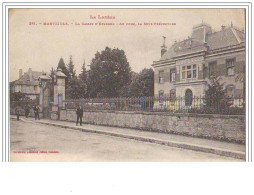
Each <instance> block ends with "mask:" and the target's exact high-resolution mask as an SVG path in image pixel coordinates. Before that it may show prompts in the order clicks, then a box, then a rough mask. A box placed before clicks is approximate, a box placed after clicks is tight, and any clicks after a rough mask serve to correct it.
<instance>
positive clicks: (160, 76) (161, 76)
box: [159, 70, 164, 83]
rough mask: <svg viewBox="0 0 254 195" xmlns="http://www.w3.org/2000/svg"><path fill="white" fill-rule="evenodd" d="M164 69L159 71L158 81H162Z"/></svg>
mask: <svg viewBox="0 0 254 195" xmlns="http://www.w3.org/2000/svg"><path fill="white" fill-rule="evenodd" d="M163 77H164V71H163V70H162V71H159V83H163V82H164V81H163Z"/></svg>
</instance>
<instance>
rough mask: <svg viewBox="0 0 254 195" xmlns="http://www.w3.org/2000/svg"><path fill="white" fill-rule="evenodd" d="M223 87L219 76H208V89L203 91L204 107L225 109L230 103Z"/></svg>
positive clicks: (214, 109)
mask: <svg viewBox="0 0 254 195" xmlns="http://www.w3.org/2000/svg"><path fill="white" fill-rule="evenodd" d="M223 88H224V87H223V84H221V83H220V77H217V76H213V77H211V78H210V83H209V84H208V89H207V90H206V92H205V105H206V109H209V110H213V111H216V112H218V111H225V110H226V109H228V108H229V107H230V106H231V105H232V104H231V101H230V98H229V97H227V94H226V91H225V90H224V89H223Z"/></svg>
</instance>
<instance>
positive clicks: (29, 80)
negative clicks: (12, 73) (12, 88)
mask: <svg viewBox="0 0 254 195" xmlns="http://www.w3.org/2000/svg"><path fill="white" fill-rule="evenodd" d="M29 73H30V75H29ZM41 75H42V72H37V71H32V70H31V72H29V71H28V72H26V73H24V75H23V76H21V77H20V78H19V79H18V80H16V81H14V84H16V85H17V84H19V85H39V77H40V76H41ZM30 76H31V77H30Z"/></svg>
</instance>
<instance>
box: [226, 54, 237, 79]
mask: <svg viewBox="0 0 254 195" xmlns="http://www.w3.org/2000/svg"><path fill="white" fill-rule="evenodd" d="M226 66H227V75H228V76H232V75H235V58H233V59H228V60H226Z"/></svg>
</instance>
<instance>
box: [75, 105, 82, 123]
mask: <svg viewBox="0 0 254 195" xmlns="http://www.w3.org/2000/svg"><path fill="white" fill-rule="evenodd" d="M76 114H77V122H76V125H78V122H80V126H82V117H83V108H82V107H81V106H79V107H78V108H77V111H76Z"/></svg>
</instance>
